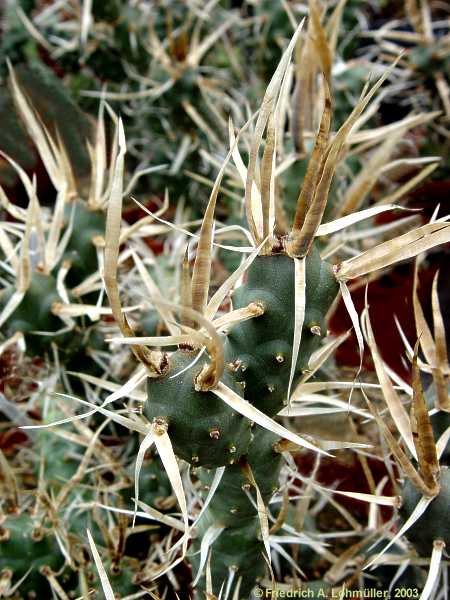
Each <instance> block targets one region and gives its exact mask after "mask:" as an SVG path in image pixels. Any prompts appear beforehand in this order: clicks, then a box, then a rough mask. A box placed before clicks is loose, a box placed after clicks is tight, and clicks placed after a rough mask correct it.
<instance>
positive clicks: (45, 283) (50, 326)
mask: <svg viewBox="0 0 450 600" xmlns="http://www.w3.org/2000/svg"><path fill="white" fill-rule="evenodd" d="M14 291H15V288H14V287H13V286H10V287H8V288H6V289H4V290H3V291H2V293H1V294H0V307H3V306H5V304H6V303H7V302H8V300H9V298H10V297H11V296H12V294H13V293H14ZM55 302H61V298H60V296H59V294H58V292H57V289H56V279H55V278H54V277H53V275H45V274H43V273H39V272H38V271H35V272H34V273H33V275H32V278H31V284H30V287H29V288H28V290H27V292H26V294H25V296H24V298H23V300H22V302H21V303H20V304H19V306H18V307H17V309H16V310H15V311H14V312H13V314H12V315H11V316H10V318H9V319H8V320H7V321H6V323H5V324H4V325H3V332H4V334H5V335H6V336H7V337H9V336H11V335H13V334H14V333H15V332H17V331H21V332H22V333H23V334H24V335H25V341H26V344H27V353H28V354H29V355H30V356H36V355H39V356H43V355H44V354H45V353H49V352H51V344H52V343H54V344H56V345H57V346H58V352H59V357H60V360H61V362H64V363H65V364H66V365H69V364H70V363H71V362H73V361H74V362H75V363H76V361H77V360H79V359H80V357H81V356H82V357H83V359H86V350H87V349H88V348H89V347H92V348H93V347H95V348H100V347H102V346H103V345H104V340H103V339H102V336H101V335H99V334H98V333H97V332H96V331H95V329H94V328H92V327H90V328H89V327H88V328H85V329H84V330H81V329H80V328H79V327H77V328H76V329H75V330H73V331H70V332H65V333H61V334H59V333H58V334H56V332H58V331H60V330H61V329H63V328H64V327H65V325H64V323H63V321H62V320H61V319H59V318H58V317H57V316H56V315H54V314H53V313H52V306H53V304H54V303H55ZM35 331H45V332H50V333H54V334H56V335H38V334H35V333H33V332H35Z"/></svg>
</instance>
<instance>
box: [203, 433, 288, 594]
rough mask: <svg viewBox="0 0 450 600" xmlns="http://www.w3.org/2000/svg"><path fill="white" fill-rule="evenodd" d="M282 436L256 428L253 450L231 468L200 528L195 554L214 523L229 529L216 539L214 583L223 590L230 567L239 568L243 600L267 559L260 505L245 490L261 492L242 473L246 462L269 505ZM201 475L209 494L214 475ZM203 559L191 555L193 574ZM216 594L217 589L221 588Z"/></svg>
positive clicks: (281, 461)
mask: <svg viewBox="0 0 450 600" xmlns="http://www.w3.org/2000/svg"><path fill="white" fill-rule="evenodd" d="M278 440H279V438H278V437H277V436H276V435H274V434H273V433H271V432H270V431H267V430H265V429H263V428H261V427H257V429H256V431H255V434H254V437H253V440H252V443H251V444H250V447H249V451H248V454H247V456H246V457H244V458H243V459H242V460H241V461H240V464H235V465H232V466H229V467H227V468H226V470H225V472H224V474H223V476H222V479H221V481H220V484H219V486H218V488H217V490H216V493H215V494H214V497H213V498H212V500H211V502H210V504H209V505H208V508H207V509H206V512H205V514H204V516H203V517H202V519H201V521H200V523H199V527H198V537H197V538H196V539H194V543H193V550H194V552H195V551H196V550H199V549H200V542H201V538H202V536H203V535H204V533H205V532H206V530H207V529H208V527H209V526H211V525H212V524H216V525H223V526H224V527H225V529H224V531H222V533H221V534H220V536H219V538H218V539H217V540H216V541H215V543H214V546H213V549H212V557H211V574H212V581H213V582H215V584H216V586H217V587H218V588H220V586H221V584H222V582H223V581H225V582H226V581H227V579H228V575H229V569H234V570H235V581H237V580H238V579H239V578H240V577H242V580H241V586H240V594H241V596H240V597H241V598H248V597H249V594H250V591H251V590H252V588H253V587H254V585H255V580H256V579H258V578H259V577H262V576H263V575H264V570H265V566H264V565H265V562H264V559H263V557H262V554H263V552H264V545H263V542H262V540H261V535H260V523H259V518H258V516H257V515H256V509H255V506H254V505H253V504H252V503H251V502H250V499H249V498H248V496H247V494H246V493H245V489H248V491H249V492H251V495H252V497H253V499H254V501H255V502H256V494H255V492H254V490H253V487H252V486H250V485H249V482H248V480H247V478H246V477H245V475H244V473H243V471H242V464H244V463H245V462H247V463H248V464H249V465H250V467H251V469H252V472H253V476H254V478H255V480H256V482H257V484H258V487H259V490H260V492H261V496H262V498H263V500H264V504H265V505H267V503H268V501H269V500H270V498H271V496H272V495H273V493H274V492H275V491H276V490H277V487H278V478H279V474H280V469H281V466H282V463H283V459H282V456H281V455H280V454H279V453H277V452H275V450H274V449H273V446H274V444H275V443H276V442H277V441H278ZM198 476H199V479H200V480H201V482H202V483H203V485H204V486H205V487H204V495H205V496H206V494H207V491H208V489H209V485H210V484H211V482H212V479H213V476H214V473H212V472H209V471H206V470H205V469H199V470H198ZM198 561H199V555H198V554H197V555H194V556H193V557H192V563H193V567H194V569H193V570H194V572H195V571H196V568H198ZM216 591H217V590H216Z"/></svg>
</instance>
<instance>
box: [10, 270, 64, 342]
mask: <svg viewBox="0 0 450 600" xmlns="http://www.w3.org/2000/svg"><path fill="white" fill-rule="evenodd" d="M14 292H15V287H13V286H10V287H7V288H5V289H4V290H3V292H2V295H1V296H0V304H1V305H2V306H5V305H6V303H7V302H8V300H9V299H10V298H11V296H12V295H13V293H14ZM55 302H61V298H60V296H59V294H58V291H57V289H56V279H55V278H54V277H52V276H51V275H45V274H43V273H39V272H38V271H35V272H34V273H33V275H32V277H31V282H30V287H29V288H28V290H27V291H26V293H25V296H24V298H23V299H22V302H21V303H20V304H19V306H18V307H17V308H16V310H15V311H14V312H13V314H12V315H11V317H10V318H9V319H8V321H7V325H6V329H7V330H8V331H9V332H11V333H14V332H16V331H22V332H23V333H24V334H27V333H30V332H32V331H58V330H59V329H61V328H62V327H63V326H64V325H63V322H62V321H61V319H59V318H58V317H57V316H55V315H54V314H53V313H52V306H53V304H54V303H55ZM32 337H35V338H38V337H40V336H31V335H30V336H29V338H30V340H31V338H32ZM27 342H28V338H27Z"/></svg>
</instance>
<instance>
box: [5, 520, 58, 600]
mask: <svg viewBox="0 0 450 600" xmlns="http://www.w3.org/2000/svg"><path fill="white" fill-rule="evenodd" d="M34 528H35V524H34V523H33V521H32V518H31V516H30V515H29V514H27V513H23V514H21V515H18V516H14V515H11V516H8V517H7V519H6V521H5V522H4V523H3V524H2V526H1V530H2V535H1V540H0V571H3V570H4V569H11V570H12V572H13V580H12V581H13V584H14V583H15V582H17V581H18V580H19V579H20V578H21V577H23V576H24V575H25V574H26V573H27V572H28V570H29V569H30V567H32V569H31V571H30V573H29V575H28V577H27V578H26V579H25V581H24V582H23V583H22V584H21V585H20V592H21V594H27V593H30V592H35V593H36V594H37V596H36V597H37V598H49V597H50V595H51V591H50V586H49V584H48V582H47V580H46V579H45V577H44V576H43V575H41V573H40V572H39V569H41V568H42V567H50V568H51V569H52V570H53V571H57V570H59V569H60V568H61V567H62V566H63V564H64V557H63V556H62V554H61V551H60V549H59V546H58V543H57V541H56V538H55V537H54V536H53V535H52V534H51V533H48V532H45V533H44V537H42V539H38V540H36V541H35V540H34V539H33V530H34Z"/></svg>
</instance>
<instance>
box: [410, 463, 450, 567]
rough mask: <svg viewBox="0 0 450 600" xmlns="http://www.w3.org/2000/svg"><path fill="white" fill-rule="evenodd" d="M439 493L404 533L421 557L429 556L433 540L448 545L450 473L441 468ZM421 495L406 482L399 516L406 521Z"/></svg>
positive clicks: (449, 533)
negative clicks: (441, 541)
mask: <svg viewBox="0 0 450 600" xmlns="http://www.w3.org/2000/svg"><path fill="white" fill-rule="evenodd" d="M440 475H441V476H440V486H441V490H440V492H439V493H438V494H437V495H436V496H435V497H434V498H433V499H432V501H431V503H430V505H429V506H428V507H427V510H426V512H425V514H424V515H422V516H421V517H420V518H419V519H418V520H417V521H416V522H415V523H414V525H413V526H412V527H410V528H409V529H408V531H407V532H406V534H405V535H406V537H407V538H408V540H409V541H410V542H411V543H412V544H413V545H414V547H415V548H416V550H417V552H418V553H419V554H420V555H421V556H431V552H432V550H433V543H434V541H435V540H443V541H444V543H445V545H446V546H448V544H449V543H450V526H449V510H450V471H449V468H448V467H442V468H441V474H440ZM420 498H421V493H420V492H419V490H417V488H416V487H414V485H413V484H412V483H411V481H409V480H408V481H406V483H405V485H404V486H403V488H402V506H401V508H400V515H401V517H402V518H403V519H404V520H405V521H406V520H407V518H408V517H410V516H411V514H412V512H413V510H414V509H415V508H416V506H417V504H418V503H419V500H420Z"/></svg>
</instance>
